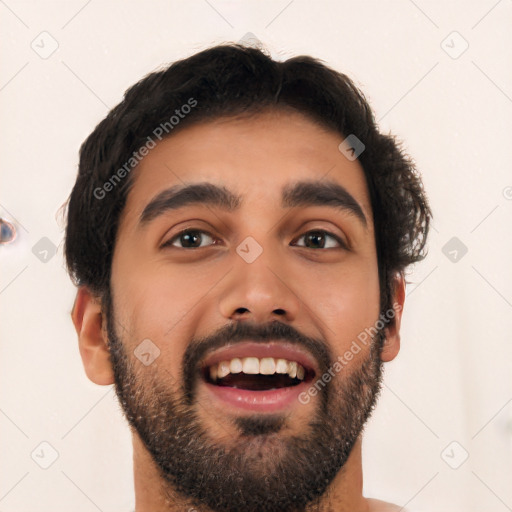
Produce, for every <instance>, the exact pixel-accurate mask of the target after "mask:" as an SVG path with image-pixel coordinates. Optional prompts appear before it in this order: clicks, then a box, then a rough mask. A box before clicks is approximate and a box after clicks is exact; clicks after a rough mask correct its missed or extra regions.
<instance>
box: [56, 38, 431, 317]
mask: <svg viewBox="0 0 512 512" xmlns="http://www.w3.org/2000/svg"><path fill="white" fill-rule="evenodd" d="M191 98H193V99H194V101H195V107H194V108H189V109H188V111H189V113H188V114H187V115H186V116H184V117H182V116H180V119H179V121H178V123H176V124H175V125H173V126H170V124H171V123H169V120H170V119H171V118H172V117H173V116H174V117H176V115H175V114H177V113H178V112H179V107H181V106H184V105H187V104H189V105H190V104H192V103H191V101H190V100H191ZM290 108H291V109H293V110H295V111H298V112H299V113H302V114H303V115H305V116H307V117H308V118H309V119H311V120H312V121H314V122H316V123H317V124H319V125H320V126H322V127H324V128H327V129H330V130H334V131H335V132H337V133H339V134H340V135H342V136H344V137H346V136H348V135H349V134H353V135H355V136H356V137H357V138H358V139H359V140H361V141H362V142H363V143H364V145H365V150H364V152H363V153H361V154H360V155H359V157H358V159H359V162H360V164H361V166H362V168H363V170H364V174H365V178H366V182H367V185H368V190H369V194H370V199H371V205H372V210H373V221H374V226H375V244H376V249H377V257H378V268H379V282H380V304H381V309H382V310H383V309H384V308H386V307H389V306H390V305H391V300H392V296H393V293H394V276H395V275H396V274H397V273H402V274H403V272H404V270H405V268H406V267H407V266H408V265H411V264H412V263H415V262H418V261H420V260H422V259H423V258H424V257H425V256H426V251H425V244H426V239H427V235H428V231H429V223H430V218H431V217H432V213H431V210H430V207H429V205H428V201H427V197H426V195H425V192H424V189H423V185H422V182H421V178H420V175H419V174H418V172H417V170H416V168H415V165H414V163H413V161H412V159H411V158H410V157H409V156H407V155H406V153H405V152H404V151H403V150H402V148H401V147H400V144H399V143H398V142H397V140H396V138H395V137H394V136H392V135H390V134H389V135H386V134H383V133H380V132H379V130H378V128H377V125H376V122H375V119H374V115H373V112H372V110H371V108H370V105H369V104H368V101H367V100H366V98H365V97H364V95H363V93H362V92H361V91H360V90H359V89H358V88H357V87H356V86H355V84H354V83H353V82H352V81H351V80H350V79H349V78H348V77H347V76H346V75H344V74H342V73H339V72H336V71H334V70H333V69H330V68H329V67H327V66H326V65H324V64H323V63H322V61H320V60H319V59H315V58H312V57H310V56H298V57H293V58H290V59H288V60H285V61H282V62H280V61H276V60H273V59H272V58H271V57H270V56H269V55H267V53H266V52H265V51H264V50H261V49H257V48H252V47H245V46H242V45H238V44H223V45H218V46H214V47H211V48H208V49H206V50H203V51H201V52H199V53H196V54H194V55H192V56H191V57H188V58H186V59H182V60H179V61H177V62H175V63H173V64H172V65H170V66H168V67H166V68H165V69H163V70H161V71H156V72H153V73H150V74H149V75H147V76H145V77H144V78H143V79H141V80H140V81H139V82H138V83H136V84H135V85H133V86H132V87H130V88H129V89H128V90H127V91H126V93H125V95H124V98H123V100H122V101H121V102H120V103H119V104H118V105H117V106H116V107H114V108H113V109H112V110H111V111H110V112H109V113H108V115H107V116H106V118H105V119H103V120H102V121H101V122H100V123H99V124H98V125H97V126H96V128H95V129H94V131H93V132H92V133H91V134H90V135H89V137H88V138H87V139H86V140H85V141H84V143H83V144H82V146H81V148H80V159H79V169H78V177H77V180H76V183H75V185H74V187H73V190H72V192H71V195H70V197H69V200H68V204H67V226H66V233H65V257H66V263H67V267H68V270H69V273H70V275H71V277H72V279H73V281H74V282H75V284H76V285H78V286H83V285H85V286H87V287H88V288H89V289H90V290H91V291H92V292H93V293H95V294H96V295H98V296H100V297H105V294H110V275H111V265H112V255H113V252H114V246H115V242H116V236H117V229H118V223H119V217H120V214H121V212H122V211H123V208H124V205H125V202H126V197H127V194H128V192H129V190H130V186H131V184H132V182H133V177H132V173H129V169H128V170H127V169H126V165H125V166H124V168H125V172H124V173H123V176H125V175H126V177H125V178H124V179H123V180H118V182H116V183H113V185H112V186H111V187H109V194H108V198H107V199H106V200H102V197H101V196H100V197H99V195H98V190H101V189H102V187H104V186H105V184H106V183H107V182H109V180H110V183H111V184H112V178H113V177H115V174H116V172H117V176H120V172H121V169H120V167H121V166H123V164H125V163H126V162H132V163H131V165H132V166H134V165H136V163H137V160H136V159H135V158H134V157H135V156H136V155H138V150H139V149H140V148H141V147H143V146H144V144H147V142H148V140H149V139H150V138H151V135H152V134H154V133H155V131H156V130H155V128H157V127H158V126H165V127H166V135H165V137H169V136H172V134H173V133H175V132H176V131H177V130H180V129H182V128H184V127H185V126H190V125H192V124H194V123H199V122H201V121H205V120H208V119H215V118H220V117H229V116H232V117H235V116H243V115H251V114H255V113H258V112H262V111H265V110H269V109H275V110H277V109H290ZM167 128H170V129H167ZM171 129H172V131H171ZM160 131H162V130H160ZM158 133H160V132H158ZM162 133H163V132H162ZM159 139H161V138H160V137H159ZM114 185H115V186H114Z"/></svg>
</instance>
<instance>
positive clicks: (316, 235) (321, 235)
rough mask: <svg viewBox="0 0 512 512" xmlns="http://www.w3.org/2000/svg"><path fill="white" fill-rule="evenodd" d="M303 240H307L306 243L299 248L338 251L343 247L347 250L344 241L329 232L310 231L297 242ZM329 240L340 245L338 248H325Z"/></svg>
mask: <svg viewBox="0 0 512 512" xmlns="http://www.w3.org/2000/svg"><path fill="white" fill-rule="evenodd" d="M302 238H304V239H305V243H304V244H301V245H299V247H306V248H308V249H336V248H340V247H341V248H344V249H346V245H345V243H344V242H343V241H342V240H340V238H339V237H337V236H336V235H334V234H333V233H329V232H328V231H323V230H314V231H308V232H307V233H304V234H303V235H302V236H301V237H299V238H298V239H297V240H300V239H302ZM327 238H331V239H333V240H334V241H335V242H336V243H337V244H338V247H325V243H326V239H327ZM331 244H332V242H331ZM319 246H321V247H319Z"/></svg>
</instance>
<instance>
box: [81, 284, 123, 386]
mask: <svg viewBox="0 0 512 512" xmlns="http://www.w3.org/2000/svg"><path fill="white" fill-rule="evenodd" d="M71 319H72V320H73V324H74V325H75V329H76V333H77V334H78V346H79V349H80V355H81V357H82V363H83V365H84V369H85V373H86V374H87V377H89V379H90V380H91V381H92V382H94V383H95V384H99V385H102V386H106V385H109V384H113V383H114V372H113V370H112V364H111V362H110V352H109V350H108V344H107V334H106V332H105V330H104V329H103V322H102V320H103V314H102V310H101V303H100V301H99V300H98V299H97V298H96V297H95V296H94V295H93V294H92V293H91V292H90V291H89V289H88V288H87V287H85V286H82V287H80V288H79V289H78V292H77V295H76V299H75V304H74V306H73V311H72V312H71Z"/></svg>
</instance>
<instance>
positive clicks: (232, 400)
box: [202, 381, 308, 412]
mask: <svg viewBox="0 0 512 512" xmlns="http://www.w3.org/2000/svg"><path fill="white" fill-rule="evenodd" d="M202 383H203V385H204V386H206V389H207V390H208V392H209V393H210V394H211V395H213V397H214V398H215V399H216V400H218V401H220V402H221V403H222V405H224V406H225V405H228V406H231V407H232V408H236V409H245V410H247V411H257V412H276V411H283V410H285V409H287V408H290V407H291V406H293V404H300V401H299V395H300V394H301V393H302V392H304V391H306V390H307V388H308V384H307V383H306V382H302V383H301V384H297V385H296V386H289V387H284V388H278V389H272V390H267V391H251V390H249V389H238V388H233V387H230V386H215V385H213V384H210V383H208V382H204V381H203V382H202Z"/></svg>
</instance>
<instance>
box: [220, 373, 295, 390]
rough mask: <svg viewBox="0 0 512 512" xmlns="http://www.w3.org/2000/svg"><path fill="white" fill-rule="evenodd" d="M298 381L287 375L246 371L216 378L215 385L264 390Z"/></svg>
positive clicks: (290, 384)
mask: <svg viewBox="0 0 512 512" xmlns="http://www.w3.org/2000/svg"><path fill="white" fill-rule="evenodd" d="M299 382H300V381H299V380H298V379H292V378H291V377H290V376H289V375H283V374H274V375H261V374H256V375H250V374H246V373H235V374H233V373H230V374H229V375H226V376H225V377H223V378H222V379H219V380H217V382H215V384H217V386H230V387H233V388H238V389H249V390H252V391H265V390H269V389H275V388H283V387H287V386H296V385H297V384H298V383H299Z"/></svg>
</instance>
